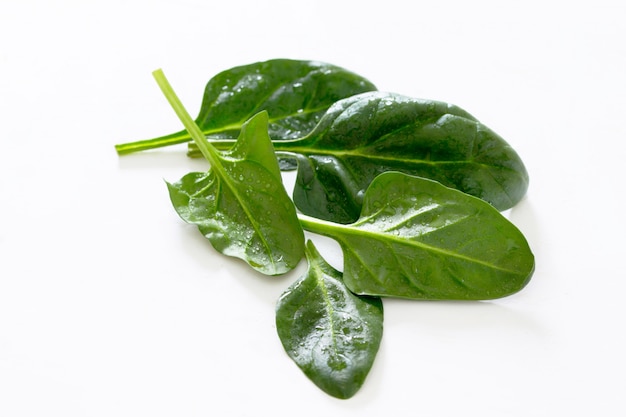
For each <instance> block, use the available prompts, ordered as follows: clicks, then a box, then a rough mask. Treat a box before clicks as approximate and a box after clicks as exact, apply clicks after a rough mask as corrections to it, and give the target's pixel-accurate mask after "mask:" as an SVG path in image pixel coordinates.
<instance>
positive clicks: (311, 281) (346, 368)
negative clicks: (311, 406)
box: [276, 241, 383, 398]
mask: <svg viewBox="0 0 626 417" xmlns="http://www.w3.org/2000/svg"><path fill="white" fill-rule="evenodd" d="M306 256H307V260H308V262H309V267H308V270H307V272H306V273H305V275H303V276H302V277H301V278H300V279H299V280H298V281H296V282H295V283H294V284H293V285H292V286H291V287H289V289H288V290H287V291H286V292H285V293H284V294H283V295H282V296H281V297H280V299H279V301H278V303H277V307H276V328H277V331H278V336H279V338H280V340H281V342H282V344H283V347H284V348H285V351H286V352H287V354H288V355H289V356H290V357H291V358H292V359H293V361H294V362H295V363H296V364H297V365H298V366H299V367H300V369H302V371H303V372H304V373H305V374H306V375H307V376H308V377H309V379H311V380H312V381H313V382H314V383H315V384H316V385H317V386H318V387H319V388H321V389H322V390H323V391H324V392H326V393H328V394H330V395H332V396H334V397H337V398H350V397H352V396H353V395H354V394H355V393H356V392H357V391H358V390H359V389H360V388H361V386H362V385H363V382H364V381H365V378H366V376H367V374H368V373H369V371H370V369H371V367H372V364H373V362H374V358H375V357H376V353H377V352H378V347H379V345H380V341H381V339H382V334H383V305H382V301H381V299H380V298H378V297H363V296H357V295H354V294H353V293H351V292H350V291H349V290H348V289H347V288H346V286H345V285H344V283H343V281H342V277H341V273H340V272H339V271H337V270H335V269H334V268H333V267H332V266H330V265H329V264H328V263H326V261H325V260H324V259H323V258H322V257H321V256H320V254H319V252H318V251H317V249H316V248H315V246H314V245H313V243H312V242H310V241H309V242H308V243H307V246H306Z"/></svg>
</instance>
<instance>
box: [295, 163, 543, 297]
mask: <svg viewBox="0 0 626 417" xmlns="http://www.w3.org/2000/svg"><path fill="white" fill-rule="evenodd" d="M303 220H304V221H303ZM301 222H302V223H303V225H304V227H305V229H307V230H310V231H313V232H316V233H321V234H326V235H327V236H330V237H332V238H334V239H336V240H337V241H338V242H339V243H340V245H341V247H342V249H343V252H344V280H345V283H346V285H347V286H348V287H349V288H350V289H351V290H352V291H353V292H355V293H357V294H368V295H376V296H390V297H400V298H411V299H427V300H442V299H443V300H486V299H494V298H501V297H505V296H508V295H511V294H513V293H515V292H517V291H519V290H521V289H522V288H523V287H524V286H525V285H526V284H527V283H528V282H529V280H530V278H531V276H532V273H533V271H534V256H533V254H532V252H531V250H530V247H529V246H528V242H527V241H526V239H525V237H524V236H523V234H522V233H521V232H520V231H519V230H518V229H517V228H516V227H515V226H514V225H513V224H512V223H510V222H509V221H508V220H507V219H506V218H504V217H503V216H502V215H501V214H500V213H499V212H498V211H497V210H496V209H494V208H493V207H492V206H490V205H489V204H488V203H486V202H484V201H482V200H480V199H478V198H475V197H472V196H469V195H467V194H464V193H462V192H460V191H458V190H454V189H450V188H448V187H444V186H443V185H441V184H439V183H437V182H435V181H432V180H428V179H424V178H419V177H412V176H408V175H406V174H402V173H398V172H387V173H384V174H381V175H380V176H378V177H377V178H376V179H375V180H374V181H373V182H372V184H371V185H370V187H369V188H368V190H367V192H366V195H365V201H364V205H363V211H362V214H361V217H360V218H359V220H358V221H357V222H355V223H353V224H351V225H336V224H332V223H326V222H320V221H316V220H314V219H308V220H307V219H302V218H301Z"/></svg>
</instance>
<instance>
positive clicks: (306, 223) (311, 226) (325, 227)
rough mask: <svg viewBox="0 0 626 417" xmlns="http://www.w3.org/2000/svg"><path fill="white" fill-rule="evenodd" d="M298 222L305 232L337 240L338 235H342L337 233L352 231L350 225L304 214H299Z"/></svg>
mask: <svg viewBox="0 0 626 417" xmlns="http://www.w3.org/2000/svg"><path fill="white" fill-rule="evenodd" d="M298 220H299V221H300V225H301V226H302V228H303V229H304V230H306V231H308V232H312V233H315V234H318V235H323V236H327V237H330V238H335V237H336V236H337V235H340V233H337V231H338V230H350V225H345V224H341V223H334V222H330V221H327V220H322V219H318V218H316V217H312V216H307V215H306V214H302V213H298ZM333 232H335V233H333Z"/></svg>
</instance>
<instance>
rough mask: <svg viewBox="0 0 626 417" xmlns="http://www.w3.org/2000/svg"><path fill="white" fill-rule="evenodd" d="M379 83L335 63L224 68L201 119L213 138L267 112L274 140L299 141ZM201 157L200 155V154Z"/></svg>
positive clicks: (209, 89)
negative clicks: (330, 112)
mask: <svg viewBox="0 0 626 417" xmlns="http://www.w3.org/2000/svg"><path fill="white" fill-rule="evenodd" d="M372 90H376V87H375V86H374V85H373V84H372V83H371V82H369V81H368V80H366V79H365V78H363V77H361V76H359V75H357V74H355V73H353V72H350V71H347V70H345V69H343V68H340V67H337V66H335V65H331V64H327V63H322V62H316V61H299V60H290V59H273V60H269V61H264V62H257V63H253V64H249V65H243V66H238V67H234V68H231V69H229V70H226V71H223V72H221V73H219V74H217V75H216V76H214V77H213V78H211V79H210V80H209V82H208V83H207V85H206V87H205V91H204V96H203V99H202V105H201V108H200V112H199V114H198V117H197V118H196V120H195V122H196V124H197V125H198V126H199V127H200V129H201V130H202V132H203V133H204V134H205V135H207V136H211V137H212V138H230V139H234V138H236V137H238V135H239V130H240V129H241V126H242V125H243V123H244V122H245V121H246V120H248V119H249V118H251V117H252V116H253V115H255V114H256V113H259V112H261V111H267V112H268V114H269V132H270V136H271V137H272V139H275V140H282V139H295V138H300V137H302V136H304V135H306V134H307V133H309V132H310V131H311V130H312V129H313V128H314V127H315V125H316V124H317V122H318V121H319V120H320V118H321V117H322V115H323V114H324V113H325V112H326V110H327V109H328V107H330V106H331V105H332V104H333V103H335V102H336V101H338V100H340V99H342V98H346V97H350V96H352V95H354V94H358V93H362V92H365V91H372ZM189 141H191V137H190V136H189V134H188V133H187V131H186V130H183V131H180V132H176V133H173V134H170V135H166V136H163V137H159V138H154V139H148V140H143V141H137V142H132V143H125V144H120V145H117V146H116V149H117V152H118V153H119V154H126V153H131V152H137V151H141V150H146V149H152V148H157V147H162V146H168V145H173V144H177V143H184V142H189ZM198 155H199V154H198Z"/></svg>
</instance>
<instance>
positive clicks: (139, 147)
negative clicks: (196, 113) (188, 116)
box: [115, 130, 191, 155]
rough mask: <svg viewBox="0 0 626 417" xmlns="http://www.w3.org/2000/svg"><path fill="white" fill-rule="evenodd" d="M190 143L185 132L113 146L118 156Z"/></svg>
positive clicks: (189, 138)
mask: <svg viewBox="0 0 626 417" xmlns="http://www.w3.org/2000/svg"><path fill="white" fill-rule="evenodd" d="M189 141H191V137H189V133H187V131H186V130H181V131H180V132H176V133H172V134H170V135H165V136H160V137H158V138H154V139H145V140H138V141H135V142H128V143H120V144H118V145H115V150H116V151H117V154H118V155H126V154H129V153H134V152H141V151H147V150H149V149H156V148H163V147H166V146H170V145H178V144H179V143H186V142H189Z"/></svg>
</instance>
